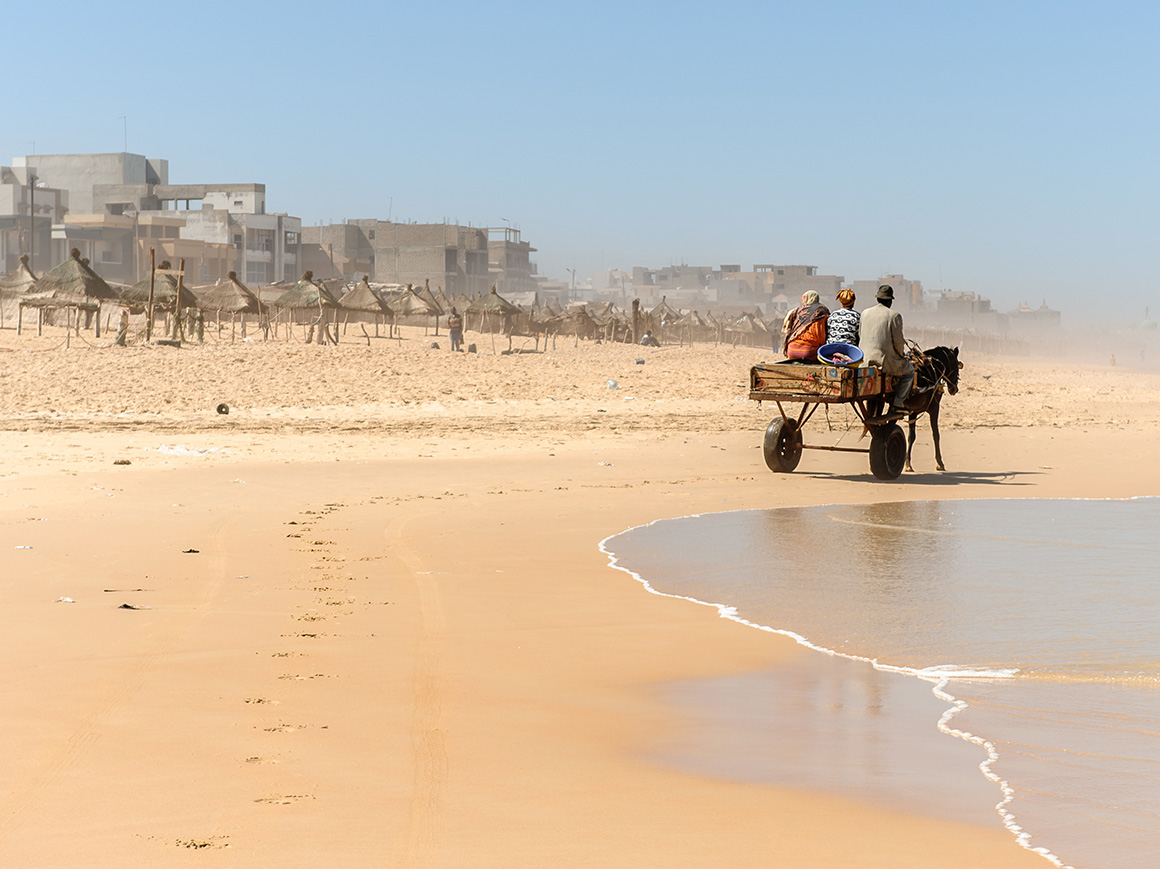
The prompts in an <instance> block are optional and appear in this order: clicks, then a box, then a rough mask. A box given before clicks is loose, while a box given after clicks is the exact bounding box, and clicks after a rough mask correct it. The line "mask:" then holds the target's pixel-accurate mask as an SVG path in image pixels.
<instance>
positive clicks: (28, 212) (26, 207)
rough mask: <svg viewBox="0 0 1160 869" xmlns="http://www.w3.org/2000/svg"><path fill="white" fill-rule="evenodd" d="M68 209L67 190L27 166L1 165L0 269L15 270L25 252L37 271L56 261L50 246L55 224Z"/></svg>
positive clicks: (46, 269)
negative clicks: (38, 175)
mask: <svg viewBox="0 0 1160 869" xmlns="http://www.w3.org/2000/svg"><path fill="white" fill-rule="evenodd" d="M14 162H15V161H14ZM67 210H68V193H67V191H64V190H61V189H59V188H56V187H52V186H50V185H49V184H48V183H47V182H46V181H44V180H42V179H40V178H38V177H37V176H36V174H35V173H34V172H33V171H32V170H30V169H29V168H28V167H27V166H23V165H16V166H11V167H9V166H0V271H3V272H11V271H13V270H14V269H15V268H16V267H17V264H18V263H19V262H20V255H21V254H22V253H26V254H28V255H29V257H30V259H29V267H30V268H32V269H33V270H34V271H37V272H43V271H48V269H49V268H51V267H52V266H53V265H55V264H56V262H57V260H54V259H52V252H51V251H50V249H49V248H50V245H51V241H52V226H53V224H54V223H57V222H59V221H60V220H61V219H62V218H63V217H64V215H65V212H66V211H67Z"/></svg>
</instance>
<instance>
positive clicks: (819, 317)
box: [781, 290, 830, 359]
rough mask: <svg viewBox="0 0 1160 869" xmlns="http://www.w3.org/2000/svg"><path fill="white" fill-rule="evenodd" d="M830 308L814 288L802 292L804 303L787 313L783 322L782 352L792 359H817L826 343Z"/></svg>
mask: <svg viewBox="0 0 1160 869" xmlns="http://www.w3.org/2000/svg"><path fill="white" fill-rule="evenodd" d="M829 316H830V309H829V308H827V307H826V306H825V305H823V304H822V303H821V302H820V301H819V300H818V294H817V293H816V292H814V291H813V290H808V291H806V292H804V293H802V303H801V305H799V306H798V307H796V308H794V309H793V310H792V311H790V312H789V313H788V314H786V315H785V322H783V323H782V324H781V332H782V335H783V336H784V338H783V340H782V346H781V352H782V353H784V354H785V355H786V356H788V357H789V358H790V359H815V358H816V357H817V355H818V348H819V347H821V346H822V345H823V344H825V343H826V320H827V318H828V317H829Z"/></svg>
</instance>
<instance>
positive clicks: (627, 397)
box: [624, 395, 636, 401]
mask: <svg viewBox="0 0 1160 869" xmlns="http://www.w3.org/2000/svg"><path fill="white" fill-rule="evenodd" d="M624 400H625V401H636V399H635V398H634V397H633V396H631V395H626V396H625V397H624Z"/></svg>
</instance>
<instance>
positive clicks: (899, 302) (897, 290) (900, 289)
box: [850, 275, 926, 313]
mask: <svg viewBox="0 0 1160 869" xmlns="http://www.w3.org/2000/svg"><path fill="white" fill-rule="evenodd" d="M883 284H889V285H890V286H891V287H892V288H893V289H894V304H893V305H892V306H891V307H893V308H894V309H895V310H896V311H902V312H904V313H905V312H908V311H920V310H923V309H924V308H925V307H926V297H925V294H924V293H923V289H922V281H911V280H907V279H906V278H905V277H903V276H902V275H886V276H885V277H881V278H878V279H877V280H874V281H854V282H852V283H851V284H850V289H852V290H853V291H854V294H855V295H856V296H857V297H858V301H857V302H856V303H855V305H854V307H856V308H857V309H858V310H860V311H861V310H864V309H866V308H870V307H873V306H874V305H876V304H878V302H877V301H876V297H877V295H878V288H879V287H880V286H882V285H883Z"/></svg>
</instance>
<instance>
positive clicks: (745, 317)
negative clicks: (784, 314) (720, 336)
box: [725, 313, 769, 335]
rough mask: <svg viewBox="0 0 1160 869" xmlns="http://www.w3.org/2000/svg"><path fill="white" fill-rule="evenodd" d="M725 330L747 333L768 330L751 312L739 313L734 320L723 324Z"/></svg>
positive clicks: (751, 333)
mask: <svg viewBox="0 0 1160 869" xmlns="http://www.w3.org/2000/svg"><path fill="white" fill-rule="evenodd" d="M725 331H726V332H741V333H743V334H747V335H754V334H759V333H762V332H768V331H769V329H768V328H766V325H765V324H764V323H763V322H761V321H760V320H758V319H757V318H756V317H754V316H753V315H752V314H748V313H746V314H741V315H740V316H738V317H737V319H736V320H733V321H731V322H729V323H726V324H725Z"/></svg>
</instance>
